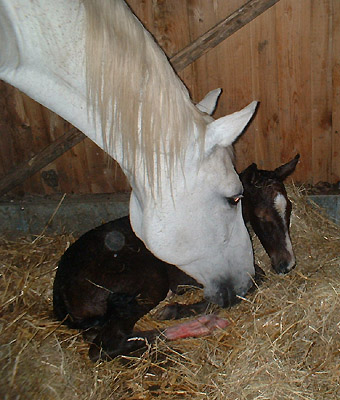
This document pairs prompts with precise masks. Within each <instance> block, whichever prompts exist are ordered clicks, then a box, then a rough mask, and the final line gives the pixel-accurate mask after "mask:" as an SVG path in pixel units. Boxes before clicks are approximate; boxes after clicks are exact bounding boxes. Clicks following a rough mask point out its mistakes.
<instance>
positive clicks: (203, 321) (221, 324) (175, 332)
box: [163, 314, 229, 340]
mask: <svg viewBox="0 0 340 400" xmlns="http://www.w3.org/2000/svg"><path fill="white" fill-rule="evenodd" d="M228 325H229V321H227V320H226V319H225V318H220V317H218V316H217V315H214V314H208V315H202V316H200V317H199V318H196V319H194V320H192V321H189V322H184V323H182V324H179V325H175V326H171V327H170V328H167V329H165V331H164V332H163V334H164V335H165V337H166V338H167V339H168V340H176V339H183V338H189V337H202V336H207V335H210V334H211V333H212V332H213V331H214V330H216V329H217V328H219V329H225V328H226V327H227V326H228Z"/></svg>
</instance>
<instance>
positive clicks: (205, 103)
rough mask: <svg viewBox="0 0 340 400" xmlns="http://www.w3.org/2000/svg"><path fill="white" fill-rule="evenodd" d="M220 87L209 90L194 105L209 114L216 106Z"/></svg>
mask: <svg viewBox="0 0 340 400" xmlns="http://www.w3.org/2000/svg"><path fill="white" fill-rule="evenodd" d="M221 92H222V89H215V90H211V91H210V92H209V93H208V94H207V95H206V96H205V97H204V99H202V100H201V101H200V102H199V103H197V104H196V107H197V108H198V109H199V110H200V111H202V112H204V113H207V114H209V115H211V114H212V113H213V112H214V111H215V108H216V104H217V100H218V98H219V97H220V94H221Z"/></svg>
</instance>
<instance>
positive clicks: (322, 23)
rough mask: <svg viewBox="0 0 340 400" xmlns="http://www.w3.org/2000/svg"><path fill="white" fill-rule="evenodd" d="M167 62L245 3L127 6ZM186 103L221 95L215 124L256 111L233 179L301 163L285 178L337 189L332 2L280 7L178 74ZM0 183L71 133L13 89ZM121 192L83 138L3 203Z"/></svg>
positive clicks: (5, 88) (338, 13) (337, 18)
mask: <svg viewBox="0 0 340 400" xmlns="http://www.w3.org/2000/svg"><path fill="white" fill-rule="evenodd" d="M128 3H129V5H130V7H131V8H132V9H133V11H134V12H135V13H136V15H137V16H138V17H139V18H140V20H141V21H142V22H143V23H144V25H145V26H146V27H147V28H148V29H149V31H150V32H151V33H152V34H153V35H154V37H155V38H156V39H157V41H158V42H159V43H160V45H161V46H162V48H163V49H164V51H165V52H166V54H167V55H168V56H169V57H171V56H173V55H174V54H176V53H177V52H178V51H179V50H181V49H182V48H183V47H185V46H186V45H188V44H189V43H190V42H192V41H193V40H195V39H196V38H197V37H199V36H200V35H201V34H203V33H204V32H206V31H207V30H208V29H209V28H211V27H212V26H214V25H215V24H216V23H218V22H219V21H220V20H222V19H223V18H225V17H226V16H228V15H229V14H231V13H232V12H234V11H235V10H236V9H238V8H239V7H240V6H242V5H243V4H244V3H245V0H228V1H224V0H213V1H209V2H207V1H205V0H171V1H170V0H163V1H161V0H144V1H140V0H128ZM179 75H180V77H181V78H182V80H183V81H184V83H185V84H186V85H187V87H188V89H189V91H190V93H191V96H192V98H193V100H194V101H195V102H197V101H199V100H200V99H201V98H202V97H204V95H205V94H206V93H207V92H208V91H209V90H212V89H215V88H217V87H221V88H223V93H222V95H221V98H220V101H219V104H218V107H217V110H216V112H215V117H220V116H222V115H225V114H228V113H231V112H234V111H236V110H238V109H240V108H242V107H244V106H245V105H246V104H248V103H249V102H250V101H252V100H259V101H260V105H259V108H258V111H257V114H256V116H255V118H254V119H253V121H252V123H251V125H250V126H249V128H248V129H247V130H246V132H245V133H244V135H243V136H242V138H241V139H240V140H239V141H238V142H237V143H236V145H235V149H236V156H237V157H236V160H237V162H236V166H237V169H238V170H239V171H240V170H242V169H243V168H244V167H246V166H247V165H249V164H250V163H252V162H256V163H257V164H258V166H259V167H260V168H266V169H267V168H275V167H277V166H278V165H279V164H280V163H283V162H286V161H288V160H289V159H291V158H292V157H294V156H295V154H296V153H300V154H301V162H300V163H299V165H298V168H297V170H296V172H295V173H294V175H293V179H294V180H295V181H297V182H304V183H317V182H319V181H326V182H331V183H335V182H337V181H339V180H340V152H339V150H340V135H339V131H340V107H339V106H340V2H339V1H338V0H299V1H296V0H280V1H279V2H278V3H276V5H275V6H273V7H271V8H270V9H269V10H267V11H266V12H264V13H263V14H262V15H260V16H259V17H257V18H256V19H255V20H254V21H252V22H251V23H249V24H247V25H246V26H245V27H243V28H242V29H240V30H239V31H237V32H236V33H235V34H233V35H232V36H231V37H229V38H228V39H226V40H225V41H224V42H222V43H221V44H219V45H218V46H217V47H215V48H214V49H211V50H210V51H209V52H208V53H207V54H206V55H203V56H202V57H201V58H199V59H198V60H196V61H195V62H194V63H192V64H191V65H189V66H188V67H186V68H185V69H184V70H183V71H182V72H180V74H179ZM0 109H1V115H0V179H1V177H3V176H5V175H6V174H8V173H9V172H10V171H11V170H12V169H13V168H15V167H16V166H17V165H19V164H20V163H21V162H23V161H26V160H28V159H30V158H31V157H32V156H33V155H34V154H36V153H37V152H39V151H41V150H42V149H43V148H44V147H45V146H47V145H48V144H49V143H51V142H53V140H54V139H55V138H57V137H59V136H60V135H62V134H63V133H64V132H65V131H67V130H68V129H70V128H71V126H70V125H69V124H68V123H67V122H65V121H63V120H62V119H61V118H59V117H58V116H56V115H55V114H53V113H52V112H50V111H48V110H46V109H45V108H43V107H42V106H40V105H38V104H37V103H35V102H34V101H32V100H31V99H29V98H28V97H27V96H25V95H24V94H22V93H20V92H19V91H17V90H16V89H14V88H12V87H10V86H9V85H7V84H5V83H3V82H1V85H0ZM128 190H129V185H128V183H127V181H126V179H125V177H124V175H123V173H122V172H121V171H120V169H119V168H116V166H115V163H114V162H109V160H108V157H107V156H106V155H105V153H104V152H103V151H102V150H100V149H99V148H98V147H97V146H96V145H94V144H93V143H91V142H90V140H88V139H85V140H84V141H83V142H81V143H79V144H78V145H76V146H75V147H73V148H72V149H71V150H69V151H68V152H67V153H65V154H64V155H62V156H61V157H59V158H58V159H57V160H55V161H54V162H52V163H51V164H49V165H48V166H47V167H45V168H43V170H41V171H40V172H38V173H36V174H35V175H33V176H32V177H31V178H29V179H27V180H26V181H25V182H24V183H23V184H22V185H20V186H18V187H17V188H16V189H13V190H12V191H11V194H13V195H18V194H19V195H21V194H54V193H77V194H86V193H108V192H111V193H114V192H122V191H128Z"/></svg>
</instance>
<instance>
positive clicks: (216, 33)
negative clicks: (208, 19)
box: [0, 0, 279, 196]
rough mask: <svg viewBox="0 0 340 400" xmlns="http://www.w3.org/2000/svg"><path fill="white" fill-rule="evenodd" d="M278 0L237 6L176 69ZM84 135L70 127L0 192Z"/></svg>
mask: <svg viewBox="0 0 340 400" xmlns="http://www.w3.org/2000/svg"><path fill="white" fill-rule="evenodd" d="M278 1H279V0H249V1H247V2H246V3H245V4H244V5H243V6H242V7H240V8H239V9H238V10H236V11H235V12H233V13H232V14H230V15H229V16H228V17H227V18H225V19H224V20H223V21H221V22H219V23H218V24H217V25H215V26H214V27H213V28H211V29H209V31H208V32H206V33H204V34H203V35H202V36H200V37H199V38H197V39H196V40H195V41H193V42H192V43H191V44H190V45H189V46H187V47H185V48H184V49H183V50H181V51H180V52H178V53H177V54H175V55H174V56H173V57H171V58H170V62H171V64H172V66H173V67H174V69H175V70H176V71H177V72H180V71H182V70H183V69H184V68H185V67H186V66H188V65H189V64H191V63H192V62H193V61H195V60H197V59H198V58H199V57H201V56H202V55H203V54H206V53H207V52H208V51H209V50H210V49H212V48H214V47H216V46H217V45H218V44H219V43H221V42H222V41H223V40H225V39H226V38H228V37H229V36H231V35H232V34H233V33H235V32H236V31H238V30H239V29H241V28H242V27H243V26H245V25H246V24H247V23H249V22H250V21H252V20H253V19H254V18H256V17H257V16H258V15H260V14H262V13H263V12H264V11H266V10H268V8H270V7H272V6H273V5H274V4H275V3H277V2H278ZM85 137H86V136H85V135H84V134H83V133H81V132H80V131H78V130H77V129H76V128H74V129H71V130H70V131H69V132H66V133H65V134H64V135H62V136H60V137H59V138H58V139H57V140H55V141H54V142H53V143H51V144H50V145H49V146H47V147H46V148H45V149H44V150H42V151H41V152H39V153H38V154H36V155H35V156H34V157H32V158H31V159H30V160H29V161H25V162H23V163H22V164H20V165H19V166H18V167H16V168H15V169H14V170H12V171H11V172H9V173H8V174H7V175H5V176H4V177H3V178H1V179H0V196H2V195H3V194H5V193H7V192H8V191H10V190H12V189H13V188H14V187H16V186H18V185H20V184H21V183H23V182H24V181H25V180H26V179H27V178H28V177H30V176H32V175H34V174H35V173H36V172H38V171H39V170H40V169H42V168H44V167H46V165H48V164H49V163H51V162H52V161H54V160H55V159H57V158H58V157H59V156H61V155H62V154H64V153H65V152H66V151H67V150H69V149H71V148H72V147H73V146H75V145H76V144H78V143H79V142H81V141H82V140H84V139H85Z"/></svg>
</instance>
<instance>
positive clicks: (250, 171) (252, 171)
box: [240, 163, 257, 186]
mask: <svg viewBox="0 0 340 400" xmlns="http://www.w3.org/2000/svg"><path fill="white" fill-rule="evenodd" d="M256 172H257V165H256V164H255V163H253V164H251V165H249V167H247V168H246V169H244V170H243V171H242V172H241V173H240V180H241V182H242V185H243V186H245V185H247V186H248V185H253V184H254V182H255V179H256Z"/></svg>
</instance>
